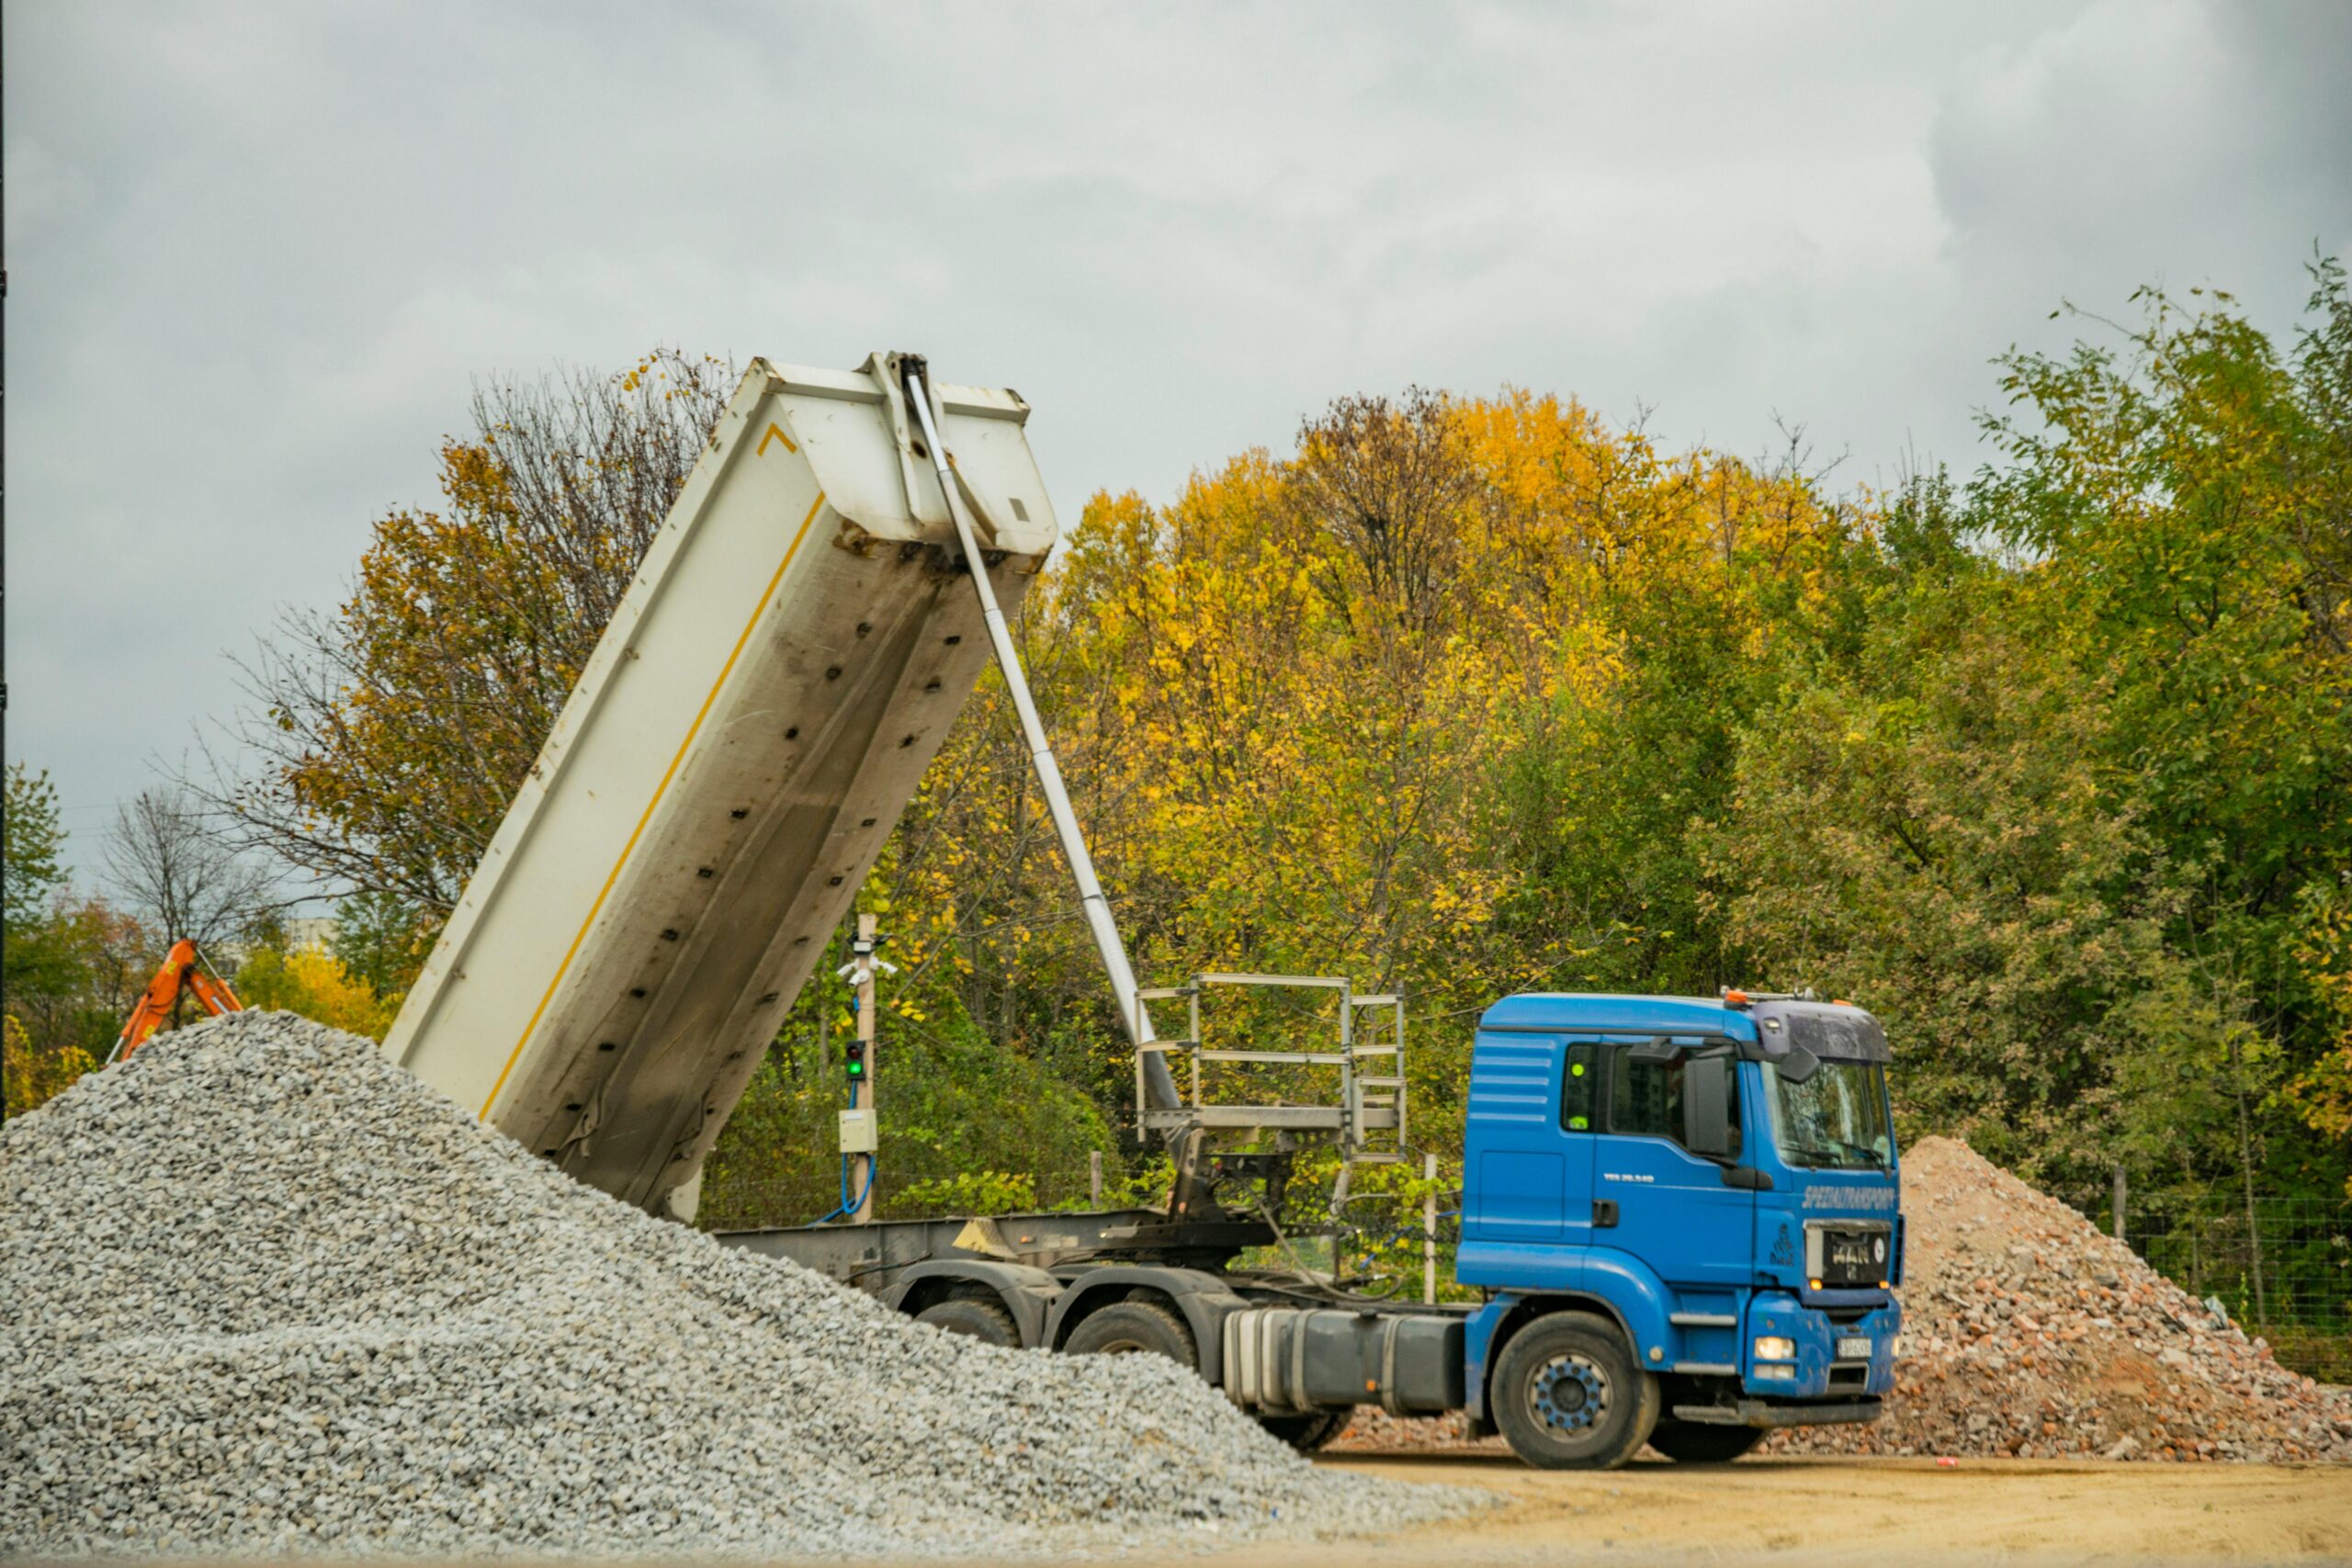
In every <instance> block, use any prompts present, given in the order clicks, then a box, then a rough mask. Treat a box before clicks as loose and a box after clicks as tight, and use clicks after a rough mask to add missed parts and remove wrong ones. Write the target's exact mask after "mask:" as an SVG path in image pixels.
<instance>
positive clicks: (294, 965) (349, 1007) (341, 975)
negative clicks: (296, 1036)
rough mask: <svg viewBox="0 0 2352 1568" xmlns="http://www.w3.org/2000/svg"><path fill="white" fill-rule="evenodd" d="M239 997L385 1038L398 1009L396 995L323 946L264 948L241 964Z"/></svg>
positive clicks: (251, 1005)
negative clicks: (379, 990) (382, 991)
mask: <svg viewBox="0 0 2352 1568" xmlns="http://www.w3.org/2000/svg"><path fill="white" fill-rule="evenodd" d="M236 991H237V999H238V1000H239V1001H242V1002H243V1003H244V1004H245V1005H246V1006H247V1007H249V1008H272V1009H276V1010H279V1011H282V1012H292V1013H300V1014H301V1015H302V1016H303V1017H304V1018H307V1019H311V1020H312V1021H316V1022H319V1023H323V1024H326V1025H328V1026H329V1027H331V1028H334V1029H340V1030H344V1031H345V1032H349V1033H352V1034H364V1035H366V1036H368V1038H369V1039H371V1040H381V1039H382V1038H383V1037H384V1035H385V1033H386V1032H387V1031H389V1030H390V1028H391V1027H392V1018H393V1015H394V1014H396V1013H397V1012H399V1010H400V1005H399V1001H398V999H397V998H383V997H379V996H378V995H377V994H376V992H375V990H374V988H373V987H370V986H369V985H368V983H367V982H366V981H365V980H362V979H360V978H358V977H357V976H355V975H353V974H352V973H351V972H350V971H349V970H348V969H345V967H344V966H343V964H342V963H341V962H340V961H338V960H337V959H336V958H335V956H334V954H333V953H329V952H327V951H326V950H325V949H324V948H322V947H317V946H308V947H298V948H296V949H294V950H293V951H292V952H290V953H286V952H280V951H278V950H277V949H276V948H268V947H265V948H261V949H258V950H256V951H255V952H254V953H251V954H250V955H249V956H247V958H246V959H245V961H244V962H243V964H239V965H238V966H237V978H236Z"/></svg>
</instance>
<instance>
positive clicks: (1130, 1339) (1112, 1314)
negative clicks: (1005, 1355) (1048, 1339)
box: [1062, 1302, 1201, 1371]
mask: <svg viewBox="0 0 2352 1568" xmlns="http://www.w3.org/2000/svg"><path fill="white" fill-rule="evenodd" d="M1062 1351H1063V1353H1064V1354H1065V1355H1070V1356H1130V1355H1139V1354H1149V1355H1154V1356H1165V1357H1167V1358H1168V1359H1170V1360H1171V1361H1173V1362H1175V1363H1176V1364H1177V1365H1178V1366H1180V1367H1182V1368H1184V1369H1186V1370H1187V1371H1197V1370H1198V1369H1199V1367H1200V1364H1201V1362H1200V1356H1199V1354H1198V1353H1197V1352H1195V1351H1194V1350H1193V1331H1192V1330H1191V1329H1189V1328H1187V1327H1185V1326H1184V1320H1183V1319H1182V1318H1180V1317H1178V1316H1177V1315H1176V1314H1174V1313H1172V1312H1170V1311H1169V1310H1168V1309H1167V1308H1166V1307H1164V1306H1159V1305H1158V1304H1156V1303H1151V1302H1113V1303H1111V1304H1110V1305H1109V1306H1106V1307H1104V1308H1103V1309H1102V1310H1101V1311H1100V1312H1097V1313H1094V1314H1091V1315H1089V1316H1088V1317H1087V1318H1086V1319H1085V1320H1084V1321H1082V1322H1081V1323H1080V1324H1079V1325H1078V1326H1077V1327H1076V1328H1073V1329H1071V1330H1070V1331H1069V1338H1067V1339H1065V1340H1063V1341H1062Z"/></svg>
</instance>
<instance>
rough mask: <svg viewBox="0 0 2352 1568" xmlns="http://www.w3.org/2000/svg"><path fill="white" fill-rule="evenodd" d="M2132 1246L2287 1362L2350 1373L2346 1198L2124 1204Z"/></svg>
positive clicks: (2337, 1378)
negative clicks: (2168, 1208) (2133, 1207)
mask: <svg viewBox="0 0 2352 1568" xmlns="http://www.w3.org/2000/svg"><path fill="white" fill-rule="evenodd" d="M2123 1239H2124V1241H2125V1243H2126V1244H2127V1245H2128V1246H2130V1247H2131V1250H2132V1251H2134V1252H2136V1253H2138V1254H2139V1255H2140V1256H2141V1257H2142V1258H2145V1259H2146V1260H2147V1261H2148V1264H2149V1266H2150V1267H2152V1268H2154V1269H2156V1270H2157V1271H2158V1272H2160V1273H2162V1274H2164V1275H2165V1277H2166V1278H2167V1279H2170V1280H2173V1281H2174V1282H2175V1283H2176V1284H2178V1285H2179V1286H2180V1287H2181V1288H2182V1289H2184V1290H2186V1291H2188V1292H2189V1293H2190V1294H2192V1295H2194V1296H2196V1297H2198V1298H2199V1300H2204V1299H2207V1298H2211V1299H2213V1300H2215V1301H2218V1302H2220V1303H2221V1304H2222V1310H2224V1311H2225V1312H2227V1313H2228V1314H2229V1315H2230V1316H2231V1317H2232V1318H2233V1319H2234V1320H2235V1321H2236V1322H2237V1323H2238V1325H2240V1326H2241V1327H2243V1328H2245V1331H2246V1332H2247V1333H2249V1334H2259V1335H2261V1336H2262V1337H2264V1338H2265V1339H2267V1340H2268V1341H2269V1342H2270V1347H2271V1349H2272V1351H2273V1353H2274V1354H2276V1355H2277V1357H2278V1360H2279V1362H2280V1363H2281V1364H2282V1365H2284V1366H2289V1367H2292V1368H2293V1369H2294V1370H2296V1371H2300V1372H2303V1373H2306V1374H2308V1375H2309V1376H2312V1377H2315V1378H2319V1379H2322V1380H2323V1381H2324V1382H2352V1204H2346V1203H2343V1202H2336V1201H2329V1200H2326V1199H2311V1198H2257V1199H2256V1200H2255V1201H2253V1202H2252V1203H2250V1204H2249V1203H2246V1202H2245V1201H2238V1202H2234V1203H2226V1204H2223V1203H2211V1204H2204V1203H2200V1204H2192V1205H2182V1206H2179V1207H2177V1208H2175V1209H2173V1210H2172V1211H2171V1212H2165V1210H2164V1209H2162V1208H2159V1207H2156V1206H2154V1205H2147V1206H2144V1207H2143V1209H2141V1210H2139V1211H2134V1210H2131V1209H2129V1208H2127V1210H2126V1212H2125V1216H2124V1226H2123Z"/></svg>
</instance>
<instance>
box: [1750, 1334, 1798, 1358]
mask: <svg viewBox="0 0 2352 1568" xmlns="http://www.w3.org/2000/svg"><path fill="white" fill-rule="evenodd" d="M1756 1359H1758V1360H1759V1361H1793V1360H1795V1359H1797V1342H1796V1341H1795V1340H1793V1339H1785V1338H1782V1337H1781V1336H1780V1335H1778V1334H1764V1335H1758V1337H1757V1340H1756Z"/></svg>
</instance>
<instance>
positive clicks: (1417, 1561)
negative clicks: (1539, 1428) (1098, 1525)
mask: <svg viewBox="0 0 2352 1568" xmlns="http://www.w3.org/2000/svg"><path fill="white" fill-rule="evenodd" d="M1320 1462H1322V1463H1325V1464H1329V1465H1333V1466H1336V1467H1340V1468H1344V1469H1349V1470H1356V1471H1362V1472H1366V1473H1370V1474H1375V1475H1382V1476H1385V1477H1388V1478H1390V1479H1392V1480H1397V1481H1406V1482H1443V1483H1453V1484H1457V1485H1459V1484H1469V1485H1477V1486H1485V1487H1488V1488H1491V1489H1492V1490H1494V1491H1497V1492H1499V1493H1501V1494H1502V1495H1504V1496H1506V1497H1507V1498H1509V1499H1510V1501H1509V1503H1508V1505H1507V1506H1504V1507H1502V1508H1499V1509H1498V1510H1497V1511H1496V1512H1494V1513H1493V1514H1491V1515H1488V1516H1487V1517H1483V1518H1474V1519H1471V1520H1467V1521H1457V1522H1455V1523H1452V1524H1446V1525H1440V1526H1435V1527H1432V1528H1430V1529H1423V1530H1414V1531H1410V1532H1408V1533H1406V1534H1403V1535H1399V1536H1395V1537H1390V1538H1387V1539H1385V1540H1377V1541H1372V1542H1352V1543H1348V1542H1332V1543H1329V1544H1313V1545H1306V1546H1298V1547H1290V1548H1255V1549H1251V1550H1250V1551H1246V1552H1239V1553H1236V1554H1235V1557H1236V1560H1237V1561H1239V1560H1246V1561H1248V1562H1250V1563H1252V1564H1276V1565H1280V1568H1342V1565H1343V1564H1344V1565H1345V1568H1407V1565H1408V1564H1409V1565H1412V1568H1422V1565H1425V1564H1430V1563H1435V1562H1443V1563H1445V1564H1448V1565H1449V1568H1451V1565H1453V1564H1457V1563H1458V1564H1486V1563H1492V1564H1498V1565H1501V1564H1521V1563H1528V1564H1533V1563H1552V1562H1579V1561H1585V1560H1593V1561H1602V1562H1610V1563H1612V1564H1614V1563H1643V1562H1675V1563H1690V1562H1732V1563H1739V1562H1756V1563H1776V1564H1794V1563H1804V1564H1807V1565H1811V1564H1815V1563H1823V1564H1840V1563H1851V1564H1855V1565H1857V1568H1859V1565H1862V1564H1868V1565H1870V1568H1895V1565H1907V1564H1912V1563H1955V1564H1957V1563H1996V1562H1997V1563H2030V1564H2037V1565H2040V1564H2056V1563H2075V1562H2099V1563H2125V1562H2163V1563H2186V1562H2352V1469H2347V1468H2346V1467H2345V1466H2342V1465H2263V1464H2236V1465H2199V1466H2196V1467H2194V1468H2182V1467H2176V1466H2170V1465H2164V1466H2152V1465H2144V1464H2143V1465H2134V1464H2124V1463H2104V1462H2100V1461H2082V1460H2047V1461H2038V1460H1982V1459H1966V1460H1961V1461H1958V1462H1957V1463H1955V1464H1953V1465H1951V1466H1949V1467H1939V1466H1938V1465H1937V1463H1936V1462H1935V1461H1933V1460H1929V1459H1815V1458H1798V1457H1787V1458H1776V1457H1759V1458H1751V1459H1747V1460H1744V1461H1741V1462H1739V1463H1738V1464H1736V1465H1709V1466H1679V1465H1673V1464H1668V1463H1664V1462H1649V1461H1636V1462H1634V1463H1633V1464H1631V1465H1628V1466H1626V1467H1625V1468H1624V1469H1623V1470H1618V1471H1609V1472H1590V1471H1584V1472H1571V1471H1550V1472H1544V1471H1534V1470H1529V1469H1527V1468H1525V1467H1524V1466H1521V1465H1520V1464H1518V1463H1517V1462H1516V1461H1510V1460H1509V1459H1503V1460H1500V1461H1498V1460H1496V1459H1495V1458H1493V1457H1491V1456H1489V1455H1487V1454H1483V1453H1478V1452H1454V1453H1426V1454H1382V1455H1370V1454H1350V1455H1335V1456H1328V1457H1326V1458H1325V1459H1323V1460H1322V1461H1320Z"/></svg>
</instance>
